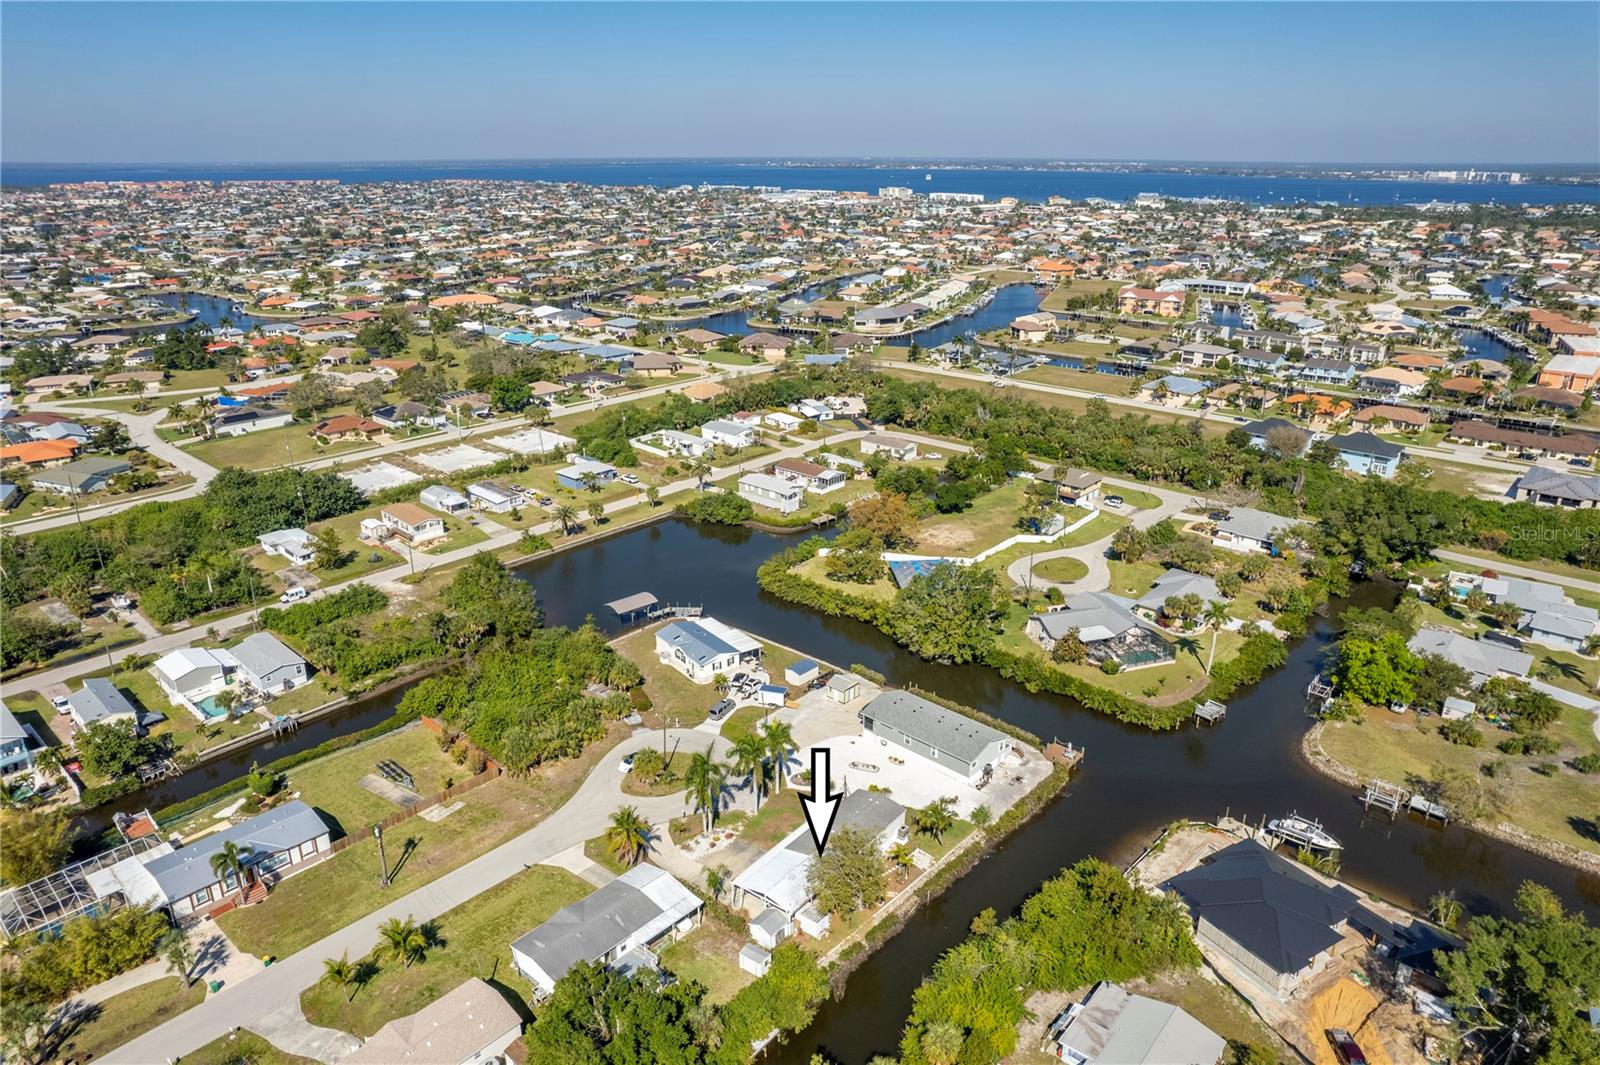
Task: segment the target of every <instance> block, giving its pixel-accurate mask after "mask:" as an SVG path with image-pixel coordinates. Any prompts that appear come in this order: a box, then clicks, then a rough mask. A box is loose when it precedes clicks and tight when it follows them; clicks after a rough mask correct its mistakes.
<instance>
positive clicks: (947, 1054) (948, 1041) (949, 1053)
mask: <svg viewBox="0 0 1600 1065" xmlns="http://www.w3.org/2000/svg"><path fill="white" fill-rule="evenodd" d="M966 1041H967V1039H966V1036H965V1035H964V1034H963V1033H962V1031H961V1029H960V1028H959V1027H957V1026H956V1025H955V1024H954V1023H953V1022H951V1021H935V1022H934V1023H933V1024H930V1025H928V1028H927V1031H925V1032H923V1033H922V1056H923V1058H924V1059H925V1060H926V1061H927V1062H928V1065H955V1063H956V1060H957V1059H958V1058H960V1057H961V1048H962V1047H963V1046H964V1045H965V1044H966Z"/></svg>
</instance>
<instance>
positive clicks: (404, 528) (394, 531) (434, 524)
mask: <svg viewBox="0 0 1600 1065" xmlns="http://www.w3.org/2000/svg"><path fill="white" fill-rule="evenodd" d="M378 520H379V521H381V522H382V523H383V525H384V527H385V528H386V529H388V531H389V533H390V534H391V535H393V536H397V537H399V538H400V539H402V540H404V541H405V542H406V543H408V544H411V545H413V546H415V545H417V544H426V543H431V542H433V541H434V540H437V539H439V538H441V537H442V536H444V535H445V528H444V519H443V518H441V517H439V516H438V515H437V514H430V513H428V512H427V511H426V510H423V509H422V508H421V507H419V506H417V505H416V504H415V503H390V504H389V505H388V506H386V507H384V508H383V509H382V510H381V511H379V512H378Z"/></svg>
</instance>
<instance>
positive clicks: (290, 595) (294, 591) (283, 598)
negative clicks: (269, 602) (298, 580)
mask: <svg viewBox="0 0 1600 1065" xmlns="http://www.w3.org/2000/svg"><path fill="white" fill-rule="evenodd" d="M310 594H311V593H310V592H309V591H307V590H306V589H304V588H301V587H300V586H299V585H296V586H295V587H293V588H290V589H289V590H287V591H286V592H284V593H283V594H282V595H280V596H278V602H280V603H298V602H299V601H300V600H302V599H304V598H305V597H306V596H308V595H310Z"/></svg>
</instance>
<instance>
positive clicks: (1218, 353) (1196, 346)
mask: <svg viewBox="0 0 1600 1065" xmlns="http://www.w3.org/2000/svg"><path fill="white" fill-rule="evenodd" d="M1173 357H1174V358H1175V359H1176V360H1177V361H1178V364H1179V365H1180V366H1191V367H1194V368H1196V369H1209V368H1210V367H1213V366H1215V365H1216V364H1217V362H1218V360H1220V359H1230V358H1232V357H1233V349H1232V348H1225V347H1223V346H1222V345H1220V344H1203V343H1200V342H1199V341H1195V342H1194V343H1191V344H1185V345H1184V346H1183V347H1181V348H1179V349H1178V350H1177V352H1176V353H1175V354H1174V356H1173Z"/></svg>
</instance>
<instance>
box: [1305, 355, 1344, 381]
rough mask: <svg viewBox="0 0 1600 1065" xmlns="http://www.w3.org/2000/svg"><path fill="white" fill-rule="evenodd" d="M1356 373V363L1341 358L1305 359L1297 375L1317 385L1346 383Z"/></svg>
mask: <svg viewBox="0 0 1600 1065" xmlns="http://www.w3.org/2000/svg"><path fill="white" fill-rule="evenodd" d="M1355 375H1356V364H1355V363H1353V362H1346V361H1344V360H1343V359H1307V360H1306V361H1305V362H1304V363H1302V364H1301V365H1300V368H1299V370H1298V371H1297V376H1298V377H1299V378H1300V379H1301V380H1302V381H1311V382H1314V383H1316V384H1319V385H1348V384H1349V383H1350V382H1351V380H1352V379H1354V377H1355Z"/></svg>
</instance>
